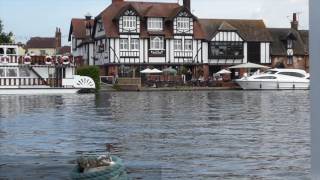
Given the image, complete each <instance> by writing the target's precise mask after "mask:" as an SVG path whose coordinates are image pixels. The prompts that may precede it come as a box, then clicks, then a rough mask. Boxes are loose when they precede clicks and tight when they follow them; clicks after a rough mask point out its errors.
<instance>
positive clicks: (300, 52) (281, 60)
mask: <svg viewBox="0 0 320 180" xmlns="http://www.w3.org/2000/svg"><path fill="white" fill-rule="evenodd" d="M298 26H299V22H298V20H297V15H296V14H293V20H292V22H291V28H269V29H268V30H269V31H270V33H271V35H272V37H273V42H272V44H271V60H272V66H273V67H279V68H296V69H304V70H306V71H309V45H308V44H309V31H307V30H299V29H298Z"/></svg>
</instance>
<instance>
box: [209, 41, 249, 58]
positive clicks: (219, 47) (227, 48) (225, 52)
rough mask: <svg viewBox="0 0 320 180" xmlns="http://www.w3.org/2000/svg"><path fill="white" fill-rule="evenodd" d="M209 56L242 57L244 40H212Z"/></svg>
mask: <svg viewBox="0 0 320 180" xmlns="http://www.w3.org/2000/svg"><path fill="white" fill-rule="evenodd" d="M209 57H211V58H217V59H236V58H239V59H242V58H243V43H242V42H211V43H210V50H209Z"/></svg>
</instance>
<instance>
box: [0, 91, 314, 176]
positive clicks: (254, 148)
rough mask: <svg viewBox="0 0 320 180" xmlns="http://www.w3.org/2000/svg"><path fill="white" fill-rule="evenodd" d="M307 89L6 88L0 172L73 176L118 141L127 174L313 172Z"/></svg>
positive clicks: (0, 99)
mask: <svg viewBox="0 0 320 180" xmlns="http://www.w3.org/2000/svg"><path fill="white" fill-rule="evenodd" d="M309 101H310V98H309V92H308V91H211V92H139V93H138V92H106V93H100V94H97V95H94V94H83V95H62V96H0V179H6V178H9V179H15V178H20V179H67V178H68V176H69V172H70V171H71V169H72V168H73V166H74V160H75V159H76V158H77V157H79V156H80V155H82V154H94V155H96V154H103V153H104V147H105V143H112V144H113V145H114V147H115V150H114V152H113V154H115V155H117V156H119V157H120V158H122V159H123V160H124V162H125V164H126V167H127V171H128V174H129V176H130V177H131V179H151V180H157V179H270V180H277V179H281V180H282V179H290V180H294V179H299V180H300V179H310V123H309V120H310V116H309V112H310V103H309Z"/></svg>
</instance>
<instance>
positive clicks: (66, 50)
mask: <svg viewBox="0 0 320 180" xmlns="http://www.w3.org/2000/svg"><path fill="white" fill-rule="evenodd" d="M68 53H71V46H62V47H61V48H60V49H59V50H58V54H68Z"/></svg>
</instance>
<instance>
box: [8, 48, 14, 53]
mask: <svg viewBox="0 0 320 180" xmlns="http://www.w3.org/2000/svg"><path fill="white" fill-rule="evenodd" d="M7 54H16V50H15V49H14V48H8V49H7Z"/></svg>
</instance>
